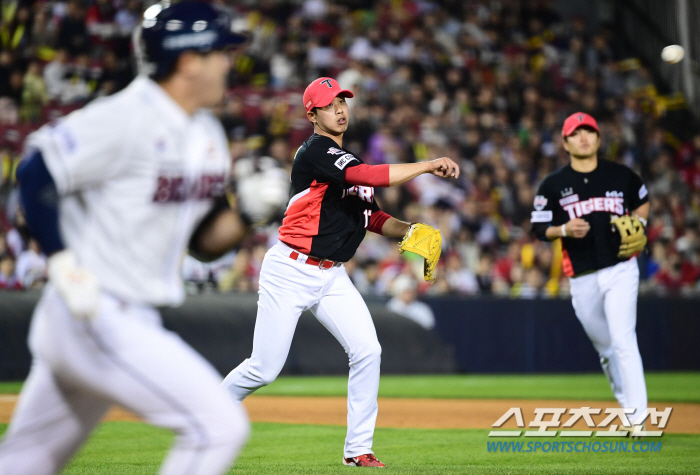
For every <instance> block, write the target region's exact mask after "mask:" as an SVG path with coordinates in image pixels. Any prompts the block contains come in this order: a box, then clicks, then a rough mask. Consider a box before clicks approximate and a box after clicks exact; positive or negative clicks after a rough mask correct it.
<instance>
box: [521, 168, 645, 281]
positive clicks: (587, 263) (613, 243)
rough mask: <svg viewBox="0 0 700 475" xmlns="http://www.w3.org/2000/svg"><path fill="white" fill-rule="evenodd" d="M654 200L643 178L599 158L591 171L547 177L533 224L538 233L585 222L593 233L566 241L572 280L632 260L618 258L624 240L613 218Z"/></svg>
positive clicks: (566, 263) (567, 171) (569, 171)
mask: <svg viewBox="0 0 700 475" xmlns="http://www.w3.org/2000/svg"><path fill="white" fill-rule="evenodd" d="M647 201H649V198H648V196H647V189H646V187H645V186H644V183H643V182H642V179H641V178H640V177H639V176H638V175H637V174H636V173H634V172H633V171H632V170H630V169H629V168H627V167H626V166H624V165H620V164H617V163H614V162H611V161H609V160H601V159H599V160H598V166H597V168H596V169H595V170H593V171H592V172H590V173H580V172H577V171H575V170H574V169H573V168H571V165H567V166H565V167H562V168H560V169H559V170H557V171H555V172H554V173H552V174H550V175H549V176H547V178H545V179H544V181H543V182H542V183H541V184H540V187H539V189H538V190H537V196H536V197H535V200H534V203H533V205H534V208H535V210H534V211H533V212H532V217H531V219H530V222H531V223H532V225H533V229H534V230H535V231H540V232H538V235H543V233H544V231H546V228H547V227H549V226H561V225H562V224H566V223H567V222H569V220H571V219H574V218H582V219H584V220H586V221H587V222H588V224H590V226H591V229H590V230H589V231H588V234H586V236H585V237H583V238H581V239H576V238H571V237H566V238H563V239H562V244H563V252H564V262H563V267H564V272H565V273H566V275H568V276H573V275H577V274H580V273H582V272H586V271H590V270H597V269H603V268H605V267H609V266H612V265H615V264H617V263H619V262H622V261H624V260H626V259H619V258H618V257H617V253H618V249H619V247H620V236H619V235H618V234H617V233H616V232H614V231H613V226H612V225H611V224H610V217H611V216H622V215H625V214H629V213H631V212H632V211H634V210H636V209H637V208H639V207H640V206H641V205H643V204H644V203H646V202H647Z"/></svg>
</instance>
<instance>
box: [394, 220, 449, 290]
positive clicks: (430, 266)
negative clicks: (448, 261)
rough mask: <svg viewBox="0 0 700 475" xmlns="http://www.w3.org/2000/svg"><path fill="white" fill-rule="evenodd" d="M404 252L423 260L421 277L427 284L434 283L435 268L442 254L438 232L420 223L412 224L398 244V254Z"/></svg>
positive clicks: (440, 237) (440, 238)
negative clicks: (416, 255)
mask: <svg viewBox="0 0 700 475" xmlns="http://www.w3.org/2000/svg"><path fill="white" fill-rule="evenodd" d="M404 251H408V252H412V253H414V254H418V255H419V256H421V257H423V258H424V259H425V262H424V263H423V277H424V278H425V280H426V281H427V282H430V283H433V282H434V281H435V266H437V263H438V259H440V253H441V252H442V236H441V235H440V230H439V229H435V228H433V227H432V226H428V225H427V224H422V223H414V224H412V225H411V227H410V228H409V229H408V232H407V233H406V235H405V236H404V237H403V239H402V240H401V242H400V243H399V252H400V253H401V254H403V253H404Z"/></svg>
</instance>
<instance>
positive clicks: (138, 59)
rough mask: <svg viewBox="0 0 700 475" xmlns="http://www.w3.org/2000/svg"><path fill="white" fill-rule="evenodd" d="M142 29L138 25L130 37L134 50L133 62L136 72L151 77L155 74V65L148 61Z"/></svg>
mask: <svg viewBox="0 0 700 475" xmlns="http://www.w3.org/2000/svg"><path fill="white" fill-rule="evenodd" d="M142 33H143V27H142V26H141V25H138V26H137V27H136V28H135V29H134V32H133V33H132V35H131V44H132V45H133V48H134V61H135V63H136V71H138V73H139V74H142V75H144V76H149V77H150V76H152V75H153V74H155V72H156V64H155V63H154V62H152V61H149V60H148V53H147V52H146V43H145V42H144V41H143V35H142Z"/></svg>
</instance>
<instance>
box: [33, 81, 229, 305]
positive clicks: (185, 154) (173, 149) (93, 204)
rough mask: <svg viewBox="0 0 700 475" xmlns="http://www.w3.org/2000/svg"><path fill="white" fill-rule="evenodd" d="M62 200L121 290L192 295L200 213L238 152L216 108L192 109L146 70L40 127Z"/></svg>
mask: <svg viewBox="0 0 700 475" xmlns="http://www.w3.org/2000/svg"><path fill="white" fill-rule="evenodd" d="M28 146H29V147H30V148H39V149H40V150H41V151H42V154H43V156H44V160H45V162H46V166H47V168H48V169H49V172H50V173H51V176H52V177H53V179H54V181H55V183H56V187H57V188H58V192H59V194H60V195H61V200H60V205H59V206H60V209H59V213H60V227H61V234H62V236H63V239H64V241H65V243H66V246H67V247H68V248H69V249H71V250H73V251H74V252H75V254H76V255H77V258H78V261H79V263H80V264H81V265H82V266H84V267H86V268H88V269H90V270H91V271H93V272H94V273H95V274H96V276H97V277H98V279H99V281H100V286H101V287H102V288H103V289H104V290H105V291H107V292H110V293H112V294H113V295H115V296H117V297H120V298H123V299H126V300H129V301H134V302H142V303H146V304H150V305H177V304H179V303H181V302H182V301H183V300H184V289H183V285H182V277H181V272H180V267H181V263H182V258H183V255H184V251H185V249H186V246H187V242H188V240H189V238H190V236H191V234H192V232H193V230H194V228H195V226H196V225H197V224H198V222H199V221H200V220H201V218H202V217H203V216H204V215H205V214H206V213H207V211H208V210H209V209H210V208H211V206H212V203H213V200H214V198H215V197H216V196H220V195H221V194H223V192H224V186H225V183H226V180H227V177H228V173H229V169H230V158H229V153H228V147H227V142H226V138H225V135H224V132H223V130H222V128H221V125H220V124H219V122H218V121H217V120H216V118H215V117H214V116H213V115H211V114H210V113H209V112H206V111H203V110H202V111H198V112H196V113H194V114H193V115H191V116H190V115H188V114H187V113H186V112H185V111H184V110H183V109H182V108H181V107H180V106H179V105H177V104H176V103H175V102H174V101H173V100H172V99H171V98H170V96H168V95H167V94H166V93H165V91H163V89H162V88H161V87H160V86H158V85H157V84H156V83H155V82H153V81H151V80H150V79H148V78H146V77H138V78H136V79H135V80H134V81H133V82H132V83H131V84H130V85H129V86H128V87H127V88H126V89H125V90H123V91H121V92H119V93H117V94H115V95H113V96H110V97H107V98H105V99H101V100H98V101H95V102H93V103H91V104H90V105H88V106H87V107H85V108H84V109H81V110H79V111H76V112H74V113H72V114H70V115H69V116H68V117H66V118H65V119H63V120H61V121H60V122H58V123H57V124H55V125H47V126H45V127H42V128H41V129H40V130H39V131H37V132H36V133H35V134H33V135H32V136H30V139H29V142H28Z"/></svg>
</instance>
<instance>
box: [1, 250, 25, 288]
mask: <svg viewBox="0 0 700 475" xmlns="http://www.w3.org/2000/svg"><path fill="white" fill-rule="evenodd" d="M0 289H6V290H22V284H21V282H20V281H19V280H18V279H17V277H16V275H15V260H14V259H13V258H12V256H11V255H10V254H7V253H5V254H0Z"/></svg>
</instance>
